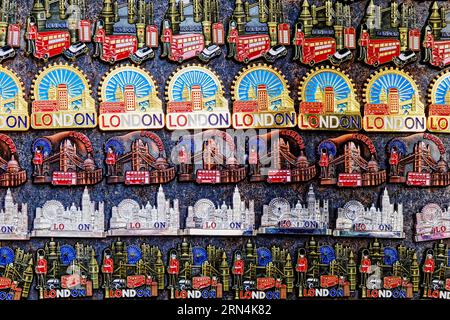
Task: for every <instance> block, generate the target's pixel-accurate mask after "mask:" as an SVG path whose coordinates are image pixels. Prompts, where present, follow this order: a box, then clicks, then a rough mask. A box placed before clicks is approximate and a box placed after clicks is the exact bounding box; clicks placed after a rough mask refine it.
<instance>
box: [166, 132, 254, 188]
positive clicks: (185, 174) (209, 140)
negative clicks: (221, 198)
mask: <svg viewBox="0 0 450 320" xmlns="http://www.w3.org/2000/svg"><path fill="white" fill-rule="evenodd" d="M236 155H237V145H236V143H235V141H234V138H233V137H232V136H231V135H230V134H228V133H226V132H224V131H220V130H206V131H203V132H199V133H196V134H192V135H186V136H182V137H180V138H179V140H178V143H177V145H176V146H175V148H174V149H173V150H172V157H174V161H173V162H174V163H176V164H177V166H178V181H180V182H190V181H195V182H197V183H199V184H216V183H237V182H239V181H242V180H244V179H245V178H246V176H247V169H246V167H245V165H244V164H243V163H245V160H242V162H240V160H239V159H238V158H236Z"/></svg>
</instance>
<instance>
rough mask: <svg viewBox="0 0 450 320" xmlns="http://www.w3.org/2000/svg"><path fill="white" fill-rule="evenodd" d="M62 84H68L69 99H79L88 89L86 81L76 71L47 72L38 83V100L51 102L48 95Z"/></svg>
mask: <svg viewBox="0 0 450 320" xmlns="http://www.w3.org/2000/svg"><path fill="white" fill-rule="evenodd" d="M60 84H66V85H67V90H68V94H69V97H71V98H74V97H78V96H80V95H81V94H83V92H84V91H85V90H86V89H87V88H86V86H85V84H84V80H83V79H82V78H81V77H80V75H79V74H77V73H76V72H75V70H72V69H69V68H57V69H51V70H47V72H46V73H45V74H44V76H43V77H42V80H41V81H40V82H39V83H38V85H37V86H38V87H37V90H38V95H37V100H49V97H48V94H49V90H50V88H52V87H58V85H60Z"/></svg>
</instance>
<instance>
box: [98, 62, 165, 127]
mask: <svg viewBox="0 0 450 320" xmlns="http://www.w3.org/2000/svg"><path fill="white" fill-rule="evenodd" d="M99 100H100V117H99V126H100V129H101V130H105V131H112V130H114V131H117V130H144V129H161V128H163V127H164V122H165V121H164V120H165V119H164V113H163V109H162V101H161V100H160V99H159V98H158V86H157V85H156V83H155V81H154V80H153V78H152V76H151V75H150V74H149V73H148V72H147V71H145V70H144V69H141V68H139V67H135V66H130V65H123V66H120V67H116V68H114V69H112V70H111V71H109V72H108V73H107V74H106V75H104V76H103V80H102V83H101V84H100V86H99Z"/></svg>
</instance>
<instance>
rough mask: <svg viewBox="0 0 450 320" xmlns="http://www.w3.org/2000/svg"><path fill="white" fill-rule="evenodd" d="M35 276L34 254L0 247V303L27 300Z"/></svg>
mask: <svg viewBox="0 0 450 320" xmlns="http://www.w3.org/2000/svg"><path fill="white" fill-rule="evenodd" d="M33 274H34V273H33V254H32V253H28V252H25V251H24V250H23V249H19V248H17V249H15V250H13V249H12V248H10V247H6V246H5V247H0V280H1V286H0V301H1V300H21V299H24V300H25V299H27V298H28V296H29V295H30V289H31V285H32V283H33Z"/></svg>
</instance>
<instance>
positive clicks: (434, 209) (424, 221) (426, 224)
mask: <svg viewBox="0 0 450 320" xmlns="http://www.w3.org/2000/svg"><path fill="white" fill-rule="evenodd" d="M449 238H450V213H449V212H448V208H444V209H443V208H441V206H440V205H438V204H436V203H428V204H427V205H425V206H424V207H423V208H422V210H421V211H420V212H418V213H416V232H415V239H416V241H430V240H439V239H449Z"/></svg>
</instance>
